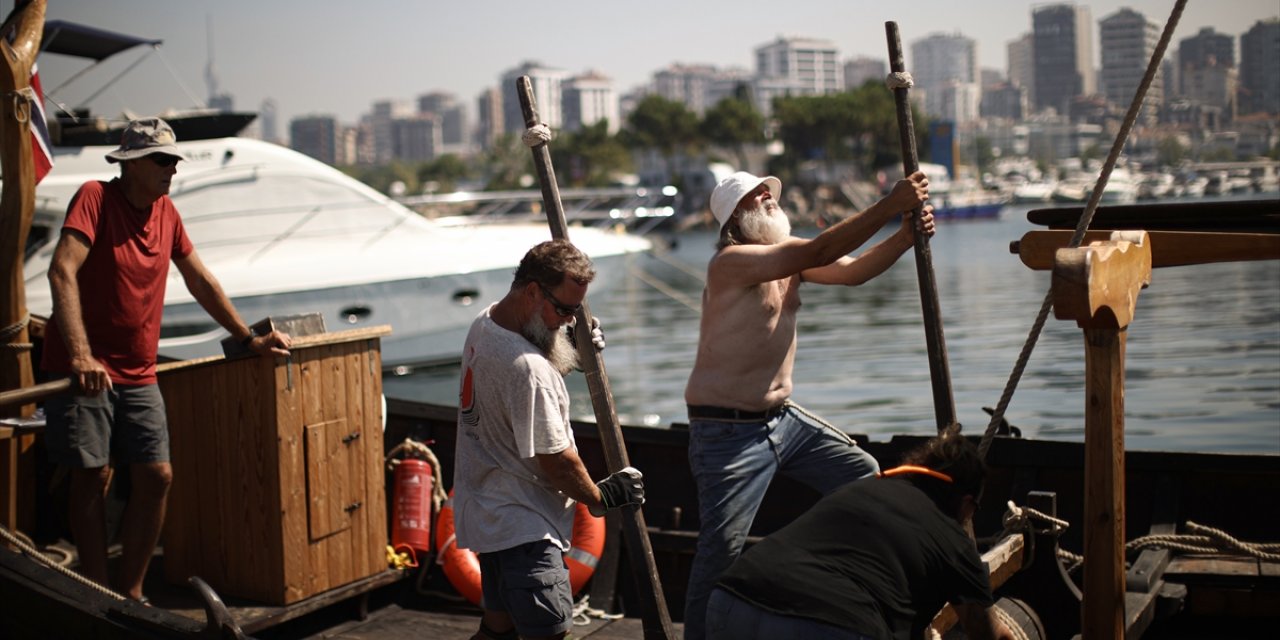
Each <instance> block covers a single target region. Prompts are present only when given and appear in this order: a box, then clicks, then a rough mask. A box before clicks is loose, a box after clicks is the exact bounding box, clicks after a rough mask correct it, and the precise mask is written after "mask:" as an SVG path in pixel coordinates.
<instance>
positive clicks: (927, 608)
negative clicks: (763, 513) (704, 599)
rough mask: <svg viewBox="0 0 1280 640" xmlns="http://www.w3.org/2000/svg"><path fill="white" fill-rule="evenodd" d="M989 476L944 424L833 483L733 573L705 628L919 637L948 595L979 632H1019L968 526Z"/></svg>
mask: <svg viewBox="0 0 1280 640" xmlns="http://www.w3.org/2000/svg"><path fill="white" fill-rule="evenodd" d="M985 475H986V469H985V467H984V466H983V463H982V458H981V457H980V456H979V455H978V450H977V448H976V447H974V446H973V444H972V443H970V442H969V441H967V440H965V439H964V438H963V437H961V436H959V435H958V434H954V433H952V432H947V433H944V434H943V435H941V436H939V437H937V438H934V439H932V440H930V441H929V442H927V443H926V444H924V445H922V446H921V447H920V448H918V449H916V450H915V451H913V452H911V453H909V454H907V456H906V458H905V460H904V464H903V465H902V466H900V467H897V468H896V469H890V470H889V471H886V472H884V473H883V474H882V475H881V477H879V478H868V479H866V480H860V481H858V482H854V483H851V484H849V485H846V486H845V487H843V488H841V489H839V490H837V491H835V492H833V493H831V494H830V495H828V496H826V497H825V498H823V499H822V500H821V501H819V502H818V503H817V504H816V505H814V507H813V508H812V509H810V510H809V511H808V512H806V513H805V514H804V515H802V516H800V517H799V518H797V519H796V520H795V521H794V522H792V523H791V524H790V525H788V526H786V527H785V528H783V529H781V530H779V531H777V532H776V533H774V534H773V535H771V536H769V537H767V538H765V539H764V540H763V541H761V542H760V543H759V544H757V545H755V546H754V547H752V548H751V549H750V550H749V551H748V552H747V553H745V554H744V555H743V556H742V557H741V558H740V559H739V560H738V561H737V562H736V563H735V564H734V565H733V566H732V567H730V569H729V570H728V571H727V572H725V574H724V575H723V576H722V577H721V579H720V582H719V584H718V585H717V586H716V589H715V590H714V591H713V592H712V595H711V600H710V605H709V607H708V611H707V635H708V637H709V638H711V639H712V640H716V639H726V640H727V639H730V638H732V639H734V640H748V639H751V638H797V639H799V638H823V639H831V640H837V639H839V640H869V639H875V640H881V639H885V640H887V639H890V638H894V639H898V638H901V639H903V640H906V639H908V638H910V639H912V640H915V639H917V638H920V637H922V634H923V633H924V630H925V628H926V627H927V626H928V625H929V623H930V622H931V621H932V620H933V617H934V615H935V614H937V612H938V610H939V609H941V608H942V605H943V603H945V602H950V603H951V604H952V606H954V607H955V609H956V612H957V613H958V614H959V615H960V620H961V623H962V624H963V625H964V628H965V632H966V633H967V634H968V636H969V637H970V638H998V639H1005V638H1008V639H1010V640H1012V638H1013V636H1012V634H1011V633H1010V631H1009V629H1008V628H1007V627H1006V626H1005V625H1004V624H1003V623H1001V622H1000V621H999V620H998V619H997V618H996V616H995V612H994V609H993V602H994V599H993V597H992V595H991V583H990V579H989V577H988V575H987V568H986V566H985V565H984V564H983V562H982V558H981V557H980V556H979V555H978V552H977V549H976V548H975V547H974V543H973V541H972V540H971V539H970V538H969V536H968V535H967V534H966V533H965V531H964V529H963V528H962V525H963V523H965V522H966V521H968V520H969V519H970V518H972V517H973V514H974V512H975V511H976V510H977V496H978V495H979V493H980V492H981V489H982V482H983V479H984V477H985Z"/></svg>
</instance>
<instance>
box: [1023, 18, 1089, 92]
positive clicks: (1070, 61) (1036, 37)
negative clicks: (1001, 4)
mask: <svg viewBox="0 0 1280 640" xmlns="http://www.w3.org/2000/svg"><path fill="white" fill-rule="evenodd" d="M1090 15H1091V14H1090V12H1089V7H1087V6H1083V5H1076V4H1070V3H1068V4H1053V5H1045V6H1040V7H1036V8H1034V9H1033V10H1032V12H1031V25H1032V38H1033V44H1032V47H1033V49H1034V54H1035V72H1034V73H1035V87H1034V91H1033V95H1034V97H1035V106H1036V109H1041V110H1043V109H1054V110H1056V111H1057V112H1058V113H1060V114H1066V113H1067V111H1068V107H1070V105H1071V101H1072V99H1073V98H1075V97H1076V96H1087V95H1092V94H1093V93H1095V92H1096V91H1097V77H1096V75H1095V74H1094V70H1093V20H1092V18H1091V17H1090Z"/></svg>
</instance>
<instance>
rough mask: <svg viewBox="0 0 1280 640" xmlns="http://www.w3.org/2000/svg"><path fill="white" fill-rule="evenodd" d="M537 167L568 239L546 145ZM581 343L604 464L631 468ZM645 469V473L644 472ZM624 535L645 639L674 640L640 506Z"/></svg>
mask: <svg viewBox="0 0 1280 640" xmlns="http://www.w3.org/2000/svg"><path fill="white" fill-rule="evenodd" d="M516 93H517V95H519V97H520V109H521V110H522V111H523V112H524V123H525V126H526V127H534V126H536V125H538V124H541V123H540V122H539V121H538V106H537V102H536V100H535V98H534V96H533V86H532V84H530V82H529V77H528V76H520V77H519V78H517V79H516ZM532 151H533V163H534V165H535V167H536V168H537V171H538V182H539V183H540V184H541V185H542V202H543V204H544V205H545V206H546V208H547V223H548V224H549V225H550V227H551V236H552V237H553V238H556V239H561V238H565V239H568V237H569V231H568V225H567V224H566V222H565V217H564V206H563V205H562V204H561V202H560V187H559V185H558V184H557V183H556V174H555V171H553V170H552V169H551V150H550V149H548V148H547V145H546V143H542V144H539V145H537V146H535V147H533V148H532ZM591 318H592V315H591V309H590V307H588V306H587V301H586V299H583V301H582V308H581V309H580V310H579V311H578V316H577V320H578V326H579V327H590V326H591ZM575 333H576V336H577V341H578V354H579V357H580V358H581V361H582V372H583V373H584V374H585V375H586V378H587V388H588V389H589V390H590V392H591V406H592V408H593V409H594V410H595V414H596V425H597V426H598V427H599V429H600V442H601V443H602V444H603V445H604V458H605V462H606V463H607V464H608V465H609V471H610V472H615V471H618V470H619V469H622V468H623V467H627V466H630V464H631V463H630V461H629V459H628V457H627V449H626V443H625V442H623V440H622V427H621V425H620V423H619V421H618V412H617V410H616V409H615V408H614V404H613V393H612V392H611V391H610V390H609V376H608V374H606V373H605V370H604V358H603V357H602V356H601V355H600V352H599V351H597V350H596V348H595V346H594V345H592V344H591V332H590V331H577V332H575ZM641 471H643V469H642V470H641ZM621 515H622V534H623V538H624V539H625V540H626V542H627V553H628V555H629V559H630V561H631V570H632V572H633V573H634V574H635V575H636V580H637V583H638V584H637V585H636V587H637V588H636V593H637V595H638V596H639V597H640V600H641V610H640V615H641V617H642V619H643V620H644V637H645V638H674V637H675V635H674V632H673V631H672V628H671V615H670V614H669V613H668V612H667V601H666V598H665V597H664V596H663V595H662V583H661V582H660V581H659V580H658V567H657V563H656V562H654V559H653V546H652V544H651V543H650V542H649V530H648V528H647V527H646V526H645V523H644V512H642V511H641V510H640V508H639V507H636V506H629V507H624V508H623V510H622V514H621Z"/></svg>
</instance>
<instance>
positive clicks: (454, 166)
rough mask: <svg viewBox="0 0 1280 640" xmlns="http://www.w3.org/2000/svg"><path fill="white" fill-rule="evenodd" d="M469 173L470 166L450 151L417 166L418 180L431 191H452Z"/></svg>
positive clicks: (470, 173)
mask: <svg viewBox="0 0 1280 640" xmlns="http://www.w3.org/2000/svg"><path fill="white" fill-rule="evenodd" d="M471 175H472V170H471V167H469V166H467V163H466V162H464V161H463V160H462V158H459V157H458V156H456V155H454V154H452V153H448V154H445V155H442V156H440V157H439V158H436V159H435V160H432V161H430V162H424V163H423V164H421V165H419V166H418V182H419V183H421V184H422V185H423V186H424V187H428V188H429V190H430V191H433V192H441V191H445V192H447V191H454V190H456V189H457V187H458V183H459V182H461V181H462V180H465V179H467V178H468V177H470V176H471ZM432 183H434V184H432Z"/></svg>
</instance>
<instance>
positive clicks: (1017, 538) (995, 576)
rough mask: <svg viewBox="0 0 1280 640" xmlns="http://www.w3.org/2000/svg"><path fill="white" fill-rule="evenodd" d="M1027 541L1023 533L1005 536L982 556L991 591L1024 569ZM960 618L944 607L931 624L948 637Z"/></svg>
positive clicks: (953, 611)
mask: <svg viewBox="0 0 1280 640" xmlns="http://www.w3.org/2000/svg"><path fill="white" fill-rule="evenodd" d="M1025 549H1026V541H1025V540H1024V539H1023V536H1022V534H1021V533H1015V534H1011V535H1008V536H1005V538H1004V539H1003V540H1001V541H1000V542H997V543H996V545H995V546H993V547H991V548H990V549H988V550H987V552H986V553H984V554H982V561H983V562H985V563H986V565H987V573H988V574H989V575H990V576H991V590H992V591H995V590H996V589H998V588H999V587H1000V585H1002V584H1004V583H1005V581H1007V580H1008V579H1009V578H1011V577H1013V575H1014V574H1016V573H1017V572H1018V571H1019V570H1021V569H1022V563H1023V555H1024V551H1025ZM959 621H960V619H959V616H958V615H957V614H956V610H955V609H954V608H953V607H952V606H951V605H949V604H948V605H946V606H944V607H942V610H941V611H939V612H938V615H936V616H934V618H933V622H932V623H930V624H929V626H930V627H932V628H933V629H934V630H935V631H937V632H938V634H939V635H946V633H947V632H948V631H950V630H951V628H952V627H954V626H955V625H956V623H957V622H959Z"/></svg>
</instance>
